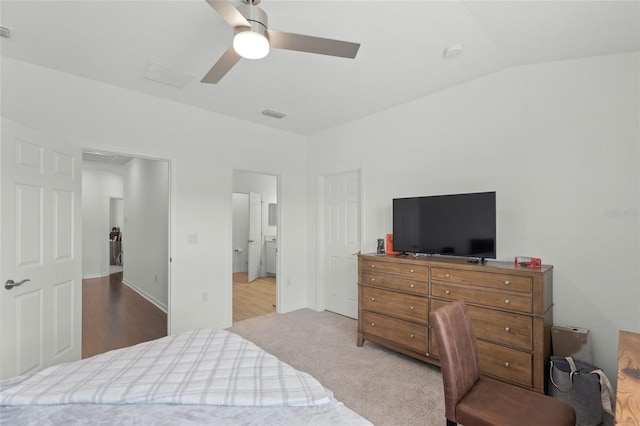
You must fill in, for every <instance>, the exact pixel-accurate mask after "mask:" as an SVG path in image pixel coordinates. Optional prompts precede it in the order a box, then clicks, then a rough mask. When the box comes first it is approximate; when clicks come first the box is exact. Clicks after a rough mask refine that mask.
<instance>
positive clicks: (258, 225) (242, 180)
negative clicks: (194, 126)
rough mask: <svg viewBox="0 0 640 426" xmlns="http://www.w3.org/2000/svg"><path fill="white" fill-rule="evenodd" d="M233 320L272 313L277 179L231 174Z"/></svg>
mask: <svg viewBox="0 0 640 426" xmlns="http://www.w3.org/2000/svg"><path fill="white" fill-rule="evenodd" d="M232 201H233V236H232V241H233V246H232V250H233V254H232V256H233V265H232V267H233V282H232V293H233V321H234V322H236V321H241V320H243V319H247V318H252V317H255V316H259V315H264V314H267V313H271V312H276V300H277V287H278V274H277V269H278V267H277V265H278V214H277V205H278V178H277V176H273V175H267V174H261V173H255V172H246V171H234V172H233V193H232Z"/></svg>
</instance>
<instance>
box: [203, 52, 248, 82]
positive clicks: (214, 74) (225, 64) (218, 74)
mask: <svg viewBox="0 0 640 426" xmlns="http://www.w3.org/2000/svg"><path fill="white" fill-rule="evenodd" d="M239 60H240V55H238V54H237V53H236V51H235V50H234V48H233V45H231V46H229V48H228V49H227V51H226V52H224V54H223V55H222V56H221V57H220V59H218V62H216V63H215V64H214V65H213V67H211V69H210V70H209V72H208V73H207V75H205V76H204V77H203V78H202V80H200V82H201V83H209V84H216V83H217V82H219V81H220V80H222V77H224V75H225V74H226V73H227V72H228V71H229V70H230V69H231V68H233V66H234V65H235V64H236V63H238V61H239Z"/></svg>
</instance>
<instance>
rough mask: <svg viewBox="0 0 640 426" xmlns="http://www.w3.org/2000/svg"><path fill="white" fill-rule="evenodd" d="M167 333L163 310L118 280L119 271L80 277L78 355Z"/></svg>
mask: <svg viewBox="0 0 640 426" xmlns="http://www.w3.org/2000/svg"><path fill="white" fill-rule="evenodd" d="M166 335H167V314H166V313H164V312H163V311H162V310H161V309H159V308H158V307H157V306H155V305H154V304H153V303H150V302H149V301H148V300H146V299H145V298H144V297H142V296H140V295H139V294H138V293H136V292H135V291H134V290H132V289H131V288H129V287H128V286H127V285H125V284H123V283H122V272H118V273H115V274H111V275H109V276H107V277H102V278H92V279H86V280H82V358H88V357H90V356H93V355H96V354H100V353H104V352H107V351H110V350H112V349H119V348H123V347H126V346H131V345H135V344H138V343H142V342H147V341H149V340H153V339H157V338H160V337H164V336H166Z"/></svg>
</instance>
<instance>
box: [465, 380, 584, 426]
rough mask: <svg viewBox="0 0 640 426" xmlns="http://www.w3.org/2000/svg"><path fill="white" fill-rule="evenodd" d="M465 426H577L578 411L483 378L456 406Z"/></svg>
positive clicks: (531, 392) (543, 397)
mask: <svg viewBox="0 0 640 426" xmlns="http://www.w3.org/2000/svg"><path fill="white" fill-rule="evenodd" d="M456 421H457V422H458V423H460V424H463V425H464V426H542V425H545V426H546V425H549V426H552V425H553V426H574V425H575V412H574V410H573V407H571V405H570V404H568V403H567V402H565V401H561V400H559V399H557V398H552V397H550V396H546V395H543V394H540V393H537V392H534V391H530V390H527V389H523V388H519V387H517V386H512V385H509V384H506V383H503V382H499V381H497V380H493V379H490V378H487V377H480V379H479V380H478V381H477V382H476V384H475V385H474V386H473V387H472V388H471V390H470V391H469V393H467V394H466V395H465V396H464V398H462V400H461V401H459V402H458V405H457V406H456Z"/></svg>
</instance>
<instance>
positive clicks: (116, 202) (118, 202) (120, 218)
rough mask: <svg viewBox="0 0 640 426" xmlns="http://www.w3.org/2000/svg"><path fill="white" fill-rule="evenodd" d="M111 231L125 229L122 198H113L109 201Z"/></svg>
mask: <svg viewBox="0 0 640 426" xmlns="http://www.w3.org/2000/svg"><path fill="white" fill-rule="evenodd" d="M109 207H110V208H109V217H110V220H109V229H113V228H120V231H122V229H123V228H124V200H123V199H122V198H112V199H111V200H110V201H109Z"/></svg>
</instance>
